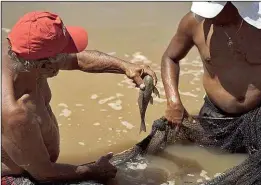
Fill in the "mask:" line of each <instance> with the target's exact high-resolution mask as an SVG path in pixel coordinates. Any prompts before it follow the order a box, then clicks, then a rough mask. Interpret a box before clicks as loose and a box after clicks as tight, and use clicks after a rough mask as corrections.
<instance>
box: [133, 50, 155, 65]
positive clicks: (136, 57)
mask: <svg viewBox="0 0 261 185" xmlns="http://www.w3.org/2000/svg"><path fill="white" fill-rule="evenodd" d="M132 57H133V58H132V59H131V60H130V62H132V63H136V62H143V63H144V64H150V63H151V61H150V60H149V59H148V58H147V57H146V56H144V55H142V54H141V52H136V53H134V54H133V55H132Z"/></svg>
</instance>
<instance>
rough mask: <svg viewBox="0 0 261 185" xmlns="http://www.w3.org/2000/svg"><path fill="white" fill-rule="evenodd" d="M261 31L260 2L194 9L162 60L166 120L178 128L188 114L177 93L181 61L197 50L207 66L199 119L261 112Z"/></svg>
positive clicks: (211, 4) (205, 5) (201, 5)
mask: <svg viewBox="0 0 261 185" xmlns="http://www.w3.org/2000/svg"><path fill="white" fill-rule="evenodd" d="M260 29H261V3H260V2H212V1H211V2H209V1H208V2H194V3H192V7H191V12H189V13H188V14H186V15H185V16H184V17H183V18H182V20H181V21H180V24H179V26H178V29H177V32H176V34H175V35H174V37H173V38H172V40H171V42H170V44H169V47H168V48H167V50H166V51H165V53H164V55H163V57H162V78H163V83H164V88H165V92H166V96H167V109H166V113H165V117H166V118H167V120H168V121H169V122H171V123H173V124H179V123H181V121H182V118H183V116H184V115H185V114H186V113H187V112H186V110H185V108H184V106H183V104H182V102H181V99H180V95H179V92H178V82H179V71H180V67H179V61H180V60H181V59H182V58H184V57H185V56H186V54H187V53H188V52H189V51H190V49H191V48H192V47H193V46H196V47H197V49H198V52H199V54H200V56H201V59H202V62H203V66H204V75H203V85H204V88H205V91H206V96H205V104H204V105H203V107H202V109H201V111H200V115H204V116H211V117H226V116H228V115H229V116H239V115H243V114H245V113H247V112H249V111H250V110H254V109H256V108H258V107H260V104H261V30H260ZM210 104H211V105H210ZM213 107H215V109H216V111H215V110H211V109H212V108H213ZM213 109H214V108H213Z"/></svg>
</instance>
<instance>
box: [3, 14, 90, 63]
mask: <svg viewBox="0 0 261 185" xmlns="http://www.w3.org/2000/svg"><path fill="white" fill-rule="evenodd" d="M8 39H9V41H10V44H11V47H12V51H14V52H15V53H17V55H18V56H20V57H22V58H24V59H26V60H37V59H43V58H48V57H53V56H55V55H57V54H59V53H78V52H81V51H83V50H84V49H85V48H86V47H87V45H88V35H87V32H86V31H85V30H84V29H83V28H81V27H73V26H70V27H65V26H64V25H63V22H62V20H61V19H60V17H59V16H58V15H56V14H53V13H50V12H45V11H35V12H29V13H27V14H25V15H24V16H23V17H22V18H20V20H19V21H18V22H17V23H16V24H15V25H14V27H13V28H12V30H11V32H10V33H9V35H8Z"/></svg>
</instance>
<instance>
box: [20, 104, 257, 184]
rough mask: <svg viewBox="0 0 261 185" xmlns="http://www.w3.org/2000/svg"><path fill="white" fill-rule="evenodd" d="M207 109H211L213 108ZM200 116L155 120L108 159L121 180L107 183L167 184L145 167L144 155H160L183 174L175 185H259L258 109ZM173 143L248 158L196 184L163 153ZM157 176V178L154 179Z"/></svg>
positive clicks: (164, 178)
mask: <svg viewBox="0 0 261 185" xmlns="http://www.w3.org/2000/svg"><path fill="white" fill-rule="evenodd" d="M211 109H212V110H213V107H212V108H211ZM216 112H217V111H216ZM200 115H201V116H191V117H189V118H185V119H184V120H183V123H182V124H181V125H180V126H176V127H174V128H173V127H171V126H170V125H169V124H168V123H167V121H166V120H165V119H164V118H160V119H157V120H155V121H154V122H153V125H152V129H151V132H150V134H149V135H148V136H147V137H146V138H144V139H143V140H142V141H141V142H139V143H137V144H136V145H135V146H133V147H132V148H130V149H128V150H126V151H123V152H121V153H118V154H116V155H115V156H114V157H113V158H112V159H111V163H112V164H114V165H116V166H117V168H118V174H119V175H120V174H124V178H123V179H122V180H121V181H120V183H110V184H122V185H125V184H126V185H127V184H132V185H136V184H137V185H140V184H142V183H141V182H144V181H142V180H141V179H142V178H143V179H146V183H143V184H148V185H154V184H155V185H156V184H158V185H159V184H162V185H163V184H164V185H167V184H171V183H168V182H167V181H168V177H167V174H166V173H165V172H164V171H162V170H160V169H158V170H156V171H155V169H154V170H152V171H150V170H149V169H146V167H145V166H146V156H148V155H159V156H160V155H163V156H164V157H166V158H168V159H170V160H172V161H174V162H175V163H177V165H178V166H179V167H180V168H181V171H182V170H183V172H186V173H182V172H180V173H176V174H175V177H174V179H175V184H184V185H186V184H189V185H191V184H205V185H230V184H233V185H259V184H260V185H261V150H260V148H261V108H260V107H259V108H256V109H255V110H252V111H250V112H248V113H246V114H244V115H241V116H238V117H227V116H226V117H224V116H222V114H219V115H220V116H219V115H218V114H216V115H214V116H215V117H214V118H213V117H211V116H204V114H200ZM209 115H210V114H209ZM176 143H182V144H187V143H196V144H197V145H200V146H204V147H205V148H209V149H211V148H219V149H221V150H223V151H226V152H229V153H238V152H241V153H244V152H245V153H248V157H247V159H246V160H244V161H243V162H242V163H241V164H239V165H237V166H234V167H231V168H230V169H228V170H227V171H225V172H223V173H222V174H220V175H219V176H217V177H215V178H212V179H207V180H205V181H203V182H200V183H198V182H196V181H193V180H190V179H188V178H187V176H186V175H184V174H187V173H188V171H186V170H189V169H195V170H197V165H196V164H195V165H194V166H193V165H192V166H191V165H190V166H187V167H184V164H183V162H184V163H185V161H184V160H183V161H182V159H181V158H177V157H175V156H173V155H170V154H168V153H167V152H165V149H166V147H167V146H169V145H173V146H175V144H176ZM137 166H139V168H137ZM140 169H142V170H140ZM148 174H149V175H148ZM159 174H160V175H159ZM157 175H158V177H156V176H157ZM117 176H118V175H117ZM153 177H155V178H157V183H155V181H153ZM148 178H149V179H150V181H148ZM25 184H34V183H33V182H30V183H25ZM46 184H85V185H95V184H96V185H99V184H103V183H100V182H93V181H89V182H78V183H73V182H70V183H68V182H67V183H46ZM107 184H108V183H107Z"/></svg>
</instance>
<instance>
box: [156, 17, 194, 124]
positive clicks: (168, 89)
mask: <svg viewBox="0 0 261 185" xmlns="http://www.w3.org/2000/svg"><path fill="white" fill-rule="evenodd" d="M196 25H197V21H196V19H195V17H194V15H193V14H192V13H188V14H187V15H185V16H184V17H183V18H182V20H181V21H180V23H179V26H178V29H177V32H176V34H175V35H174V37H173V38H172V40H171V42H170V44H169V46H168V48H167V50H166V51H165V52H164V54H163V57H162V62H161V77H162V81H163V84H164V89H165V93H166V98H167V109H168V108H170V109H172V110H175V108H177V109H179V108H180V107H182V103H181V99H180V95H179V91H178V84H179V72H180V66H179V61H180V60H181V59H183V58H184V57H185V56H186V54H187V53H188V52H189V51H190V49H191V48H192V47H193V46H194V42H193V31H194V28H195V26H196ZM179 111H181V110H179ZM170 114H173V113H170ZM182 114H183V112H182ZM166 117H167V119H170V118H169V117H168V115H167V116H166ZM178 117H179V116H178ZM177 119H180V118H177ZM169 121H174V120H169Z"/></svg>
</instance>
